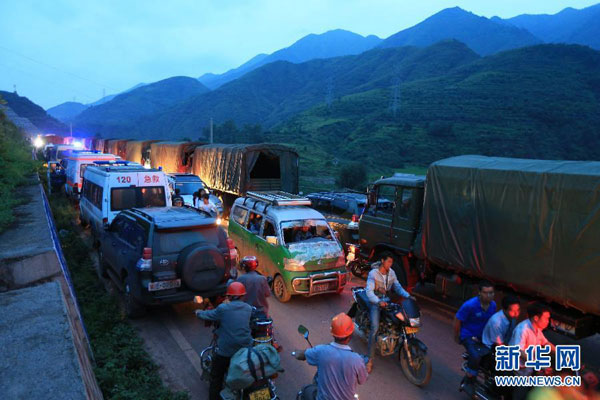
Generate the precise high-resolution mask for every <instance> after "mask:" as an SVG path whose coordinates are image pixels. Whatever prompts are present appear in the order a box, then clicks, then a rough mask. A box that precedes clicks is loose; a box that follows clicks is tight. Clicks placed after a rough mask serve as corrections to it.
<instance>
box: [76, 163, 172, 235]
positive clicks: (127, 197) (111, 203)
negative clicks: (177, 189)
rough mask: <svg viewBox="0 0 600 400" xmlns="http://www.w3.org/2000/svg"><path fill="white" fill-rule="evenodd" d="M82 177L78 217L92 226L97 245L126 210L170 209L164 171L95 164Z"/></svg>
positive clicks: (123, 164) (169, 194)
mask: <svg viewBox="0 0 600 400" xmlns="http://www.w3.org/2000/svg"><path fill="white" fill-rule="evenodd" d="M94 164H95V166H91V167H87V168H86V170H85V172H84V174H83V183H82V190H81V199H80V200H79V217H80V221H81V223H82V225H87V224H89V225H90V226H91V230H92V236H93V238H94V244H95V245H96V246H97V245H98V239H99V238H100V234H101V233H102V232H103V231H104V227H105V226H106V225H110V224H111V223H112V221H113V219H114V218H115V217H116V216H117V214H118V213H120V212H121V211H123V210H127V209H130V208H135V207H139V208H143V207H171V193H170V192H169V185H168V183H167V178H166V176H165V174H164V172H162V171H161V170H158V169H146V168H144V167H142V166H141V165H139V164H135V163H129V162H128V161H121V162H115V163H111V162H108V161H96V162H94ZM132 164H135V165H132Z"/></svg>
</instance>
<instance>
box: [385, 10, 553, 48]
mask: <svg viewBox="0 0 600 400" xmlns="http://www.w3.org/2000/svg"><path fill="white" fill-rule="evenodd" d="M445 39H456V40H458V41H461V42H463V43H465V44H466V45H467V46H469V47H470V48H471V49H473V50H474V51H475V52H477V53H478V54H481V55H489V54H494V53H497V52H499V51H503V50H509V49H514V48H518V47H524V46H530V45H534V44H538V43H541V42H542V41H541V40H540V39H539V38H537V37H535V36H534V35H533V34H531V33H530V32H529V31H527V30H525V29H522V28H519V27H516V26H512V25H510V24H505V23H499V22H497V21H494V20H490V19H488V18H485V17H480V16H477V15H475V14H473V13H471V12H468V11H465V10H463V9H461V8H459V7H454V8H447V9H445V10H442V11H440V12H438V13H437V14H434V15H432V16H431V17H429V18H427V19H426V20H424V21H423V22H421V23H419V24H417V25H415V26H413V27H411V28H408V29H405V30H403V31H400V32H398V33H396V34H394V35H392V36H390V37H388V38H387V39H385V40H384V41H383V42H382V43H381V44H380V45H379V46H380V47H398V46H418V47H424V46H429V45H431V44H433V43H436V42H439V41H440V40H445Z"/></svg>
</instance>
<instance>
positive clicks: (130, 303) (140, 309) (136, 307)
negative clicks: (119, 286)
mask: <svg viewBox="0 0 600 400" xmlns="http://www.w3.org/2000/svg"><path fill="white" fill-rule="evenodd" d="M130 280H131V279H130V278H129V276H127V277H125V282H124V285H123V288H124V290H125V293H124V294H123V297H124V300H125V313H126V314H127V316H128V317H129V318H131V319H135V318H139V317H142V316H143V315H144V314H146V307H144V305H143V304H140V302H138V301H137V300H136V299H135V297H134V296H133V294H132V293H131V286H132V283H131V282H130Z"/></svg>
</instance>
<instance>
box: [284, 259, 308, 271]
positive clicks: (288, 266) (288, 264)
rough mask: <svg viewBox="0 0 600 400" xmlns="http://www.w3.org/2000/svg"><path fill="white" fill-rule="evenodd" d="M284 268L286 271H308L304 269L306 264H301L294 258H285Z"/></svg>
mask: <svg viewBox="0 0 600 400" xmlns="http://www.w3.org/2000/svg"><path fill="white" fill-rule="evenodd" d="M283 268H284V269H285V270H286V271H306V268H304V264H301V263H299V262H298V261H296V260H295V259H293V258H284V259H283Z"/></svg>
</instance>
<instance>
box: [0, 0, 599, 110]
mask: <svg viewBox="0 0 600 400" xmlns="http://www.w3.org/2000/svg"><path fill="white" fill-rule="evenodd" d="M597 2H598V0H592V1H588V0H570V1H567V0H530V1H527V0H494V1H490V0H432V1H429V0H423V1H420V2H416V3H415V2H409V1H407V0H303V1H286V0H255V1H254V0H247V1H243V0H214V1H205V0H172V1H169V2H167V1H153V0H147V1H134V0H121V1H113V0H106V1H86V0H38V1H32V0H18V1H10V0H0V90H8V91H12V90H13V85H16V86H17V91H18V93H19V94H20V95H22V96H27V97H29V98H30V99H31V100H33V101H34V102H36V103H38V104H40V105H41V106H43V107H44V108H48V107H51V106H54V105H57V104H59V103H62V102H64V101H72V100H73V99H75V100H76V101H79V102H82V103H89V102H92V101H95V100H97V99H99V98H100V97H102V93H103V91H105V92H106V94H111V93H115V92H119V91H123V90H125V89H127V88H129V87H131V86H133V85H135V84H137V83H139V82H146V83H149V82H155V81H158V80H160V79H164V78H168V77H170V76H176V75H186V76H193V77H198V76H200V75H202V74H203V73H205V72H214V73H221V72H224V71H226V70H228V69H230V68H234V67H236V66H238V65H240V64H242V63H243V62H245V61H247V60H248V59H250V58H251V57H253V56H255V55H256V54H258V53H271V52H273V51H275V50H278V49H280V48H283V47H287V46H289V45H290V44H292V43H293V42H295V41H296V40H298V39H300V38H301V37H303V36H305V35H307V34H309V33H323V32H325V31H328V30H331V29H337V28H342V29H347V30H350V31H353V32H356V33H360V34H362V35H369V34H375V35H377V36H380V37H382V38H385V37H387V36H389V35H391V34H394V33H396V32H398V31H400V30H402V29H405V28H408V27H410V26H412V25H415V24H417V23H419V22H420V21H422V20H423V19H425V18H427V17H428V16H430V15H432V14H434V13H436V12H438V11H440V10H441V9H444V8H447V7H454V6H459V7H462V8H464V9H466V10H468V11H472V12H474V13H475V14H478V15H483V16H486V17H492V16H494V15H497V16H500V17H503V18H508V17H512V16H515V15H519V14H523V13H527V14H542V13H545V14H554V13H556V12H558V11H560V10H562V9H563V8H565V7H574V8H584V7H587V6H590V5H593V4H595V3H597Z"/></svg>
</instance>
